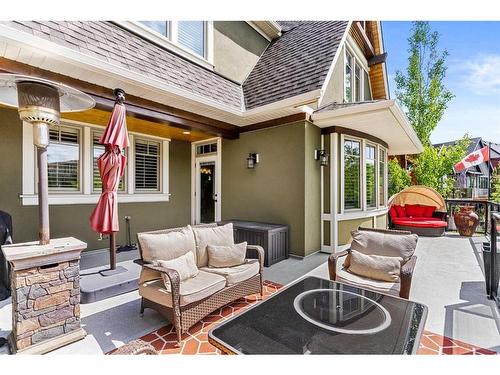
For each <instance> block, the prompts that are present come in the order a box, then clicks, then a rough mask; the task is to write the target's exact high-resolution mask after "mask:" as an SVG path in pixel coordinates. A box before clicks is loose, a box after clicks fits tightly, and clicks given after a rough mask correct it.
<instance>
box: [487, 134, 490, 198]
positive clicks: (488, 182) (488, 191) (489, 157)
mask: <svg viewBox="0 0 500 375" xmlns="http://www.w3.org/2000/svg"><path fill="white" fill-rule="evenodd" d="M490 159H491V141H489V142H488V164H486V165H487V166H488V200H490V199H491V168H490V167H491V161H490Z"/></svg>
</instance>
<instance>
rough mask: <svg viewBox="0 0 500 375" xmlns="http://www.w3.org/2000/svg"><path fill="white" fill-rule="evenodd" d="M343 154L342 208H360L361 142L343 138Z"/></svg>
mask: <svg viewBox="0 0 500 375" xmlns="http://www.w3.org/2000/svg"><path fill="white" fill-rule="evenodd" d="M343 143H344V144H343V154H344V158H343V161H344V176H343V183H344V209H345V210H352V209H360V208H361V142H360V141H359V140H356V139H349V138H345V139H344V142H343Z"/></svg>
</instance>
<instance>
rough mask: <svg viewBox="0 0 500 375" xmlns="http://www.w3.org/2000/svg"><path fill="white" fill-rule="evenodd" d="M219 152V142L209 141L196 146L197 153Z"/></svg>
mask: <svg viewBox="0 0 500 375" xmlns="http://www.w3.org/2000/svg"><path fill="white" fill-rule="evenodd" d="M216 152H217V143H208V144H205V145H199V146H196V155H205V154H212V153H216Z"/></svg>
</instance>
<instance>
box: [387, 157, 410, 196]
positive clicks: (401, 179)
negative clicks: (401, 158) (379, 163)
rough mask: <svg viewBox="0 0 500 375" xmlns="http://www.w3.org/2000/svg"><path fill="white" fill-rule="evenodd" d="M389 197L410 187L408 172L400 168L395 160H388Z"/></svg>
mask: <svg viewBox="0 0 500 375" xmlns="http://www.w3.org/2000/svg"><path fill="white" fill-rule="evenodd" d="M388 166H389V170H388V173H389V186H388V188H389V197H391V196H393V195H394V194H396V193H399V192H400V191H401V190H403V189H404V188H406V187H408V186H410V185H411V178H410V175H409V174H408V172H407V171H406V170H405V169H404V168H402V167H401V166H400V165H399V163H398V161H397V160H396V159H390V160H389V163H388Z"/></svg>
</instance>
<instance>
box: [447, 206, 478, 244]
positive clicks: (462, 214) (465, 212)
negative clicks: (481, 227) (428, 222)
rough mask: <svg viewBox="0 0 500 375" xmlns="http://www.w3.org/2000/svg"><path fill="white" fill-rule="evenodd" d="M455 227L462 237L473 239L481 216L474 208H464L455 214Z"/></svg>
mask: <svg viewBox="0 0 500 375" xmlns="http://www.w3.org/2000/svg"><path fill="white" fill-rule="evenodd" d="M453 220H454V221H455V226H456V227H457V229H458V233H460V235H461V236H467V237H471V236H472V235H473V234H474V233H475V232H476V228H477V226H478V224H479V216H478V215H477V214H476V213H475V212H474V206H462V207H460V210H459V211H458V212H455V213H454V214H453Z"/></svg>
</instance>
